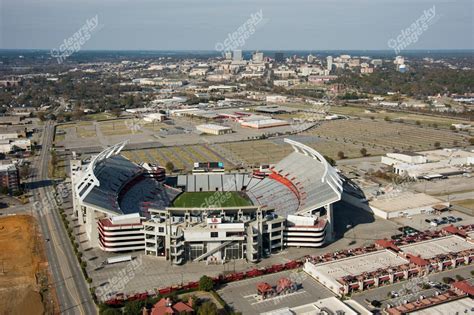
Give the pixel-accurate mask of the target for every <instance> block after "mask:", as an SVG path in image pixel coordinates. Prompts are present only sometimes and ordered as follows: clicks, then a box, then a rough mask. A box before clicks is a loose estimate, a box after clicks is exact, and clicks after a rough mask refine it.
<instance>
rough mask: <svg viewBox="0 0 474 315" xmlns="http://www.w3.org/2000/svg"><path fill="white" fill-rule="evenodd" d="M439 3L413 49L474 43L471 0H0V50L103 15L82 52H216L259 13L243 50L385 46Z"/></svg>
mask: <svg viewBox="0 0 474 315" xmlns="http://www.w3.org/2000/svg"><path fill="white" fill-rule="evenodd" d="M432 8H434V12H435V15H434V18H433V20H432V23H431V24H429V25H428V26H427V27H426V29H421V30H422V32H421V34H420V35H419V36H418V39H417V40H416V41H415V42H411V43H409V44H408V47H407V48H408V49H432V50H434V49H474V17H473V16H474V0H442V1H439V0H0V14H1V15H0V48H8V49H23V48H25V49H48V50H49V49H56V48H59V47H60V45H61V44H62V43H63V42H64V40H67V39H68V38H69V37H71V36H73V35H74V33H75V32H77V31H78V30H79V29H81V27H83V25H84V24H85V23H86V21H87V20H91V19H92V18H93V17H95V16H97V17H98V24H99V27H97V28H96V29H95V30H94V31H93V32H92V33H91V36H90V38H88V39H87V40H85V41H84V42H83V43H81V49H83V50H95V49H107V50H214V49H215V48H216V45H218V43H224V40H225V39H226V38H227V36H228V34H230V33H233V32H236V31H237V30H238V29H239V27H241V26H242V25H243V24H245V23H246V21H247V20H248V19H249V18H250V17H251V15H252V14H254V15H255V14H257V13H258V12H260V11H261V12H262V16H263V18H262V20H261V21H260V22H258V23H256V28H255V32H254V33H253V34H249V36H248V38H243V37H242V40H241V41H240V43H239V44H238V47H237V48H240V49H243V50H257V49H259V50H385V49H391V48H390V47H389V45H388V41H389V40H390V39H395V38H397V36H398V35H399V34H400V33H401V32H402V30H405V29H407V28H409V27H410V25H412V23H414V22H415V21H416V20H417V19H418V18H420V16H422V15H423V14H424V12H425V11H428V10H430V9H432Z"/></svg>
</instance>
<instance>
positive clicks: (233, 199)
mask: <svg viewBox="0 0 474 315" xmlns="http://www.w3.org/2000/svg"><path fill="white" fill-rule="evenodd" d="M251 205H252V202H251V201H250V200H249V199H248V198H246V197H244V196H243V195H241V194H239V193H238V192H235V191H229V192H217V191H206V192H185V193H182V194H181V195H179V196H178V198H176V199H175V200H174V201H173V207H202V208H204V207H241V206H251Z"/></svg>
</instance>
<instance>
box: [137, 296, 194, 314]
mask: <svg viewBox="0 0 474 315" xmlns="http://www.w3.org/2000/svg"><path fill="white" fill-rule="evenodd" d="M167 314H194V309H193V302H192V299H191V297H190V298H189V300H188V302H187V303H184V302H181V301H180V302H177V303H173V301H171V299H170V298H162V299H161V300H159V301H158V302H157V303H156V304H155V305H153V308H152V309H151V310H147V309H146V308H143V315H167Z"/></svg>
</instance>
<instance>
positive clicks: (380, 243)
mask: <svg viewBox="0 0 474 315" xmlns="http://www.w3.org/2000/svg"><path fill="white" fill-rule="evenodd" d="M375 245H378V246H380V247H383V248H391V249H393V250H394V251H396V252H399V251H400V248H398V246H396V245H395V244H393V243H392V242H391V241H389V240H376V241H375Z"/></svg>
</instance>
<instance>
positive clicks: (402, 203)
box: [370, 192, 443, 212]
mask: <svg viewBox="0 0 474 315" xmlns="http://www.w3.org/2000/svg"><path fill="white" fill-rule="evenodd" d="M440 203H443V201H442V200H440V199H438V198H435V197H432V196H430V195H427V194H423V193H411V192H406V193H401V194H399V195H397V196H393V197H387V198H383V199H376V200H373V201H371V202H370V206H372V207H375V208H377V209H380V210H383V211H386V212H397V211H404V210H407V209H414V208H422V207H431V206H433V205H435V204H440Z"/></svg>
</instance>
